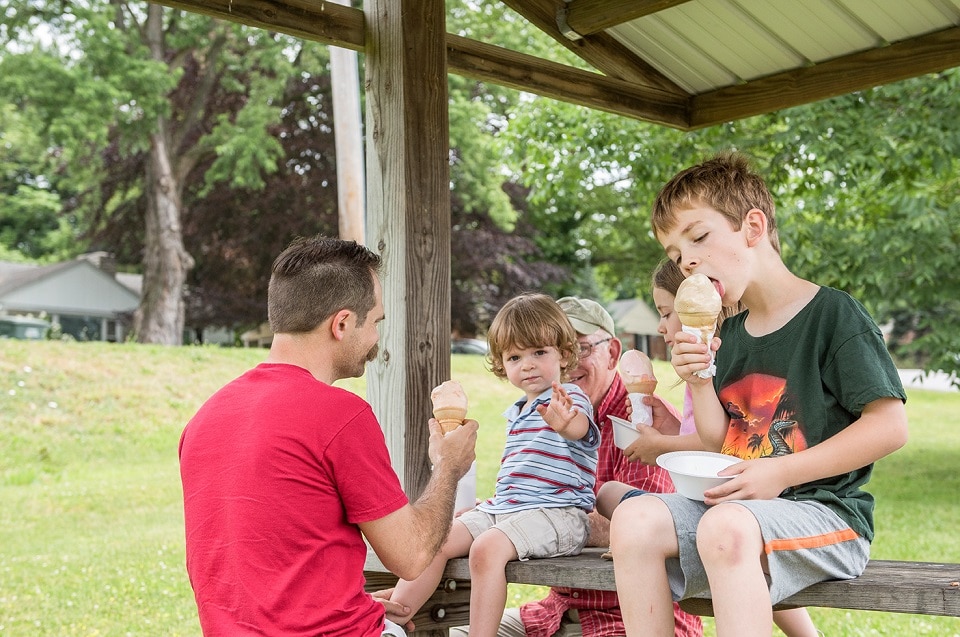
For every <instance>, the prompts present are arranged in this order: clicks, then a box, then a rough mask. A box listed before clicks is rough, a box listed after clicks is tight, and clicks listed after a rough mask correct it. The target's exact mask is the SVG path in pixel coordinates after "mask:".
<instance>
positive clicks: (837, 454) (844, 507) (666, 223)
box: [610, 154, 907, 637]
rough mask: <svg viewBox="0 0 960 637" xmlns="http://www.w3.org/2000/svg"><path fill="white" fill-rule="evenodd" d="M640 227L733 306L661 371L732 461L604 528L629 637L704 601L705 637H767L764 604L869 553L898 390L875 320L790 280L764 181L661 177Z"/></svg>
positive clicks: (729, 172)
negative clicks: (712, 477)
mask: <svg viewBox="0 0 960 637" xmlns="http://www.w3.org/2000/svg"><path fill="white" fill-rule="evenodd" d="M653 228H654V231H655V233H656V235H657V238H658V240H659V241H660V243H661V244H663V246H664V248H665V250H666V253H667V256H668V257H669V258H671V259H673V260H674V261H676V262H677V264H678V265H679V266H680V268H681V270H683V272H684V274H685V275H686V276H689V275H691V274H693V273H695V272H699V273H701V274H704V275H706V276H707V277H709V278H710V279H711V281H713V283H714V285H715V287H716V288H717V291H718V292H719V293H720V296H721V298H722V301H723V305H725V306H731V305H735V304H736V303H737V302H740V303H742V304H743V305H744V306H745V307H746V311H744V312H742V313H741V314H739V315H737V316H735V317H733V318H732V319H728V320H727V321H725V322H724V323H723V326H722V329H721V332H720V338H719V339H714V341H713V343H712V344H711V346H710V348H713V349H717V348H718V347H720V345H719V344H720V343H723V344H724V345H725V347H721V348H720V349H719V351H717V355H716V366H717V375H716V378H713V379H711V378H709V377H708V378H701V377H700V376H698V375H697V372H699V371H702V370H705V369H707V368H708V367H709V366H710V354H709V348H708V346H707V345H706V344H703V343H700V342H697V340H698V339H697V338H696V337H695V336H692V335H690V334H686V333H684V332H679V333H677V335H676V337H675V343H674V347H673V358H672V360H673V365H674V368H675V369H676V371H677V373H678V374H679V375H680V377H681V378H683V379H684V380H686V381H687V383H688V384H689V386H690V388H691V392H692V395H693V404H694V414H695V418H696V425H697V432H698V433H699V435H700V438H701V440H702V442H703V443H704V445H706V448H707V449H709V450H712V451H721V452H722V453H726V454H730V455H735V456H738V457H740V458H742V459H743V462H741V463H739V464H736V465H734V466H732V467H730V468H728V469H726V470H724V471H723V472H722V474H724V475H734V476H735V477H734V478H733V479H732V480H729V481H727V482H726V483H724V484H723V485H721V486H719V487H716V488H714V489H711V490H709V491H707V492H706V494H705V495H706V499H705V501H704V502H699V501H695V500H688V499H686V498H684V497H683V496H680V495H678V494H648V495H643V496H640V497H635V498H631V499H628V500H625V501H624V502H622V503H621V504H620V506H619V507H618V508H617V509H616V512H615V513H614V516H613V521H612V524H611V530H610V543H611V550H612V551H613V555H614V567H615V569H616V578H617V592H618V594H619V596H620V603H621V608H622V610H623V617H624V623H625V624H626V627H627V633H628V634H629V635H664V636H665V635H671V634H672V631H673V614H672V609H673V607H672V600H673V599H683V598H686V597H702V596H706V595H709V596H711V597H712V598H713V608H714V613H715V616H716V626H717V634H718V636H720V637H724V636H730V635H735V636H737V637H750V636H752V635H764V636H768V635H770V634H771V631H772V619H771V613H772V606H773V604H776V603H777V602H779V601H781V600H782V599H785V598H786V597H789V596H790V595H792V594H793V593H795V592H797V591H799V590H802V589H803V588H806V587H807V586H810V585H811V584H814V583H816V582H819V581H823V580H828V579H846V578H851V577H856V576H857V575H859V574H860V573H861V572H862V571H863V568H864V567H865V566H866V564H867V561H868V559H869V551H870V541H871V540H872V539H873V498H872V497H871V496H870V494H868V493H866V492H864V491H862V490H861V489H860V487H861V486H862V485H863V484H865V483H866V482H867V480H868V479H869V477H870V471H871V469H872V463H873V462H874V461H876V460H877V459H879V458H882V457H883V456H885V455H887V454H889V453H891V452H893V451H895V450H897V449H899V448H900V447H901V446H903V445H904V444H905V443H906V440H907V418H906V411H905V409H904V401H905V400H906V395H905V393H904V391H903V386H902V385H901V383H900V378H899V375H898V374H897V370H896V367H895V366H894V365H893V362H892V361H891V359H890V356H889V354H888V353H887V350H886V347H885V346H884V343H883V338H882V336H881V334H880V330H879V329H878V328H877V326H876V323H874V321H873V320H872V319H871V318H870V316H869V315H868V314H867V312H866V311H865V310H864V309H863V307H862V306H861V305H860V304H859V303H858V302H857V301H855V300H854V299H853V298H851V297H850V296H849V295H847V294H846V293H844V292H841V291H839V290H835V289H832V288H827V287H821V286H819V285H817V284H815V283H812V282H810V281H806V280H804V279H801V278H799V277H797V276H796V275H794V274H793V273H791V272H790V271H789V270H788V269H787V267H786V265H785V264H784V263H783V261H782V259H781V257H780V250H779V240H778V238H777V230H776V223H775V220H774V205H773V201H772V198H771V196H770V193H769V191H768V189H767V187H766V185H765V184H764V182H763V179H762V178H761V177H760V176H759V175H757V174H756V173H754V172H753V171H752V170H751V169H750V166H749V165H748V162H747V160H746V159H745V158H743V157H742V156H739V155H736V154H724V155H720V156H717V157H715V158H713V159H711V160H709V161H707V162H705V163H703V164H700V165H698V166H694V167H692V168H688V169H687V170H685V171H683V172H681V173H679V174H678V175H677V176H675V177H674V178H673V179H672V180H671V181H670V182H669V183H668V184H667V185H666V186H664V187H663V189H662V190H661V191H660V193H659V194H658V196H657V200H656V202H655V203H654V208H653Z"/></svg>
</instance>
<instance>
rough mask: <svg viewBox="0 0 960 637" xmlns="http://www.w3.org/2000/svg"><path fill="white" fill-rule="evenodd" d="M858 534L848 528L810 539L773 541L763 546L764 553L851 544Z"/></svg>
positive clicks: (797, 538)
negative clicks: (844, 543)
mask: <svg viewBox="0 0 960 637" xmlns="http://www.w3.org/2000/svg"><path fill="white" fill-rule="evenodd" d="M857 537H858V536H857V534H856V532H855V531H854V530H853V529H850V528H847V529H843V530H842V531H831V532H830V533H823V534H821V535H811V536H810V537H795V538H787V539H780V540H771V541H769V542H767V543H766V544H765V545H764V546H763V551H764V553H766V554H767V555H770V554H771V553H773V552H774V551H796V550H799V549H816V548H820V547H823V546H830V545H831V544H839V543H840V542H849V541H850V540H855V539H857Z"/></svg>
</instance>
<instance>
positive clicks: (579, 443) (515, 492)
mask: <svg viewBox="0 0 960 637" xmlns="http://www.w3.org/2000/svg"><path fill="white" fill-rule="evenodd" d="M563 388H564V390H566V392H567V394H569V395H570V399H571V400H572V401H573V404H574V409H577V410H579V411H582V412H583V413H585V414H586V415H587V418H588V419H589V421H590V427H589V429H588V430H587V433H586V435H585V436H584V437H583V438H581V439H580V440H567V439H565V438H563V437H562V436H561V435H560V434H558V433H557V432H555V431H554V430H553V429H551V428H550V425H548V424H547V423H546V422H545V421H544V420H543V418H542V417H541V416H540V414H539V413H537V409H536V407H537V405H542V404H546V403H549V402H550V397H551V395H552V392H553V390H552V389H547V390H546V391H545V392H543V393H542V394H540V396H538V397H537V398H536V400H533V401H531V403H530V404H529V405H527V406H526V408H524V403H525V402H526V398H523V399H520V400H518V401H517V402H516V403H514V404H513V405H511V406H510V408H509V409H507V411H505V412H504V416H505V417H506V418H507V442H506V445H505V446H504V450H503V458H502V459H501V460H500V471H499V473H498V474H497V484H496V490H495V493H494V496H493V497H492V498H490V499H488V500H486V501H485V502H483V503H481V504H480V505H479V506H478V507H477V508H478V509H480V510H481V511H484V512H486V513H493V514H500V513H511V512H514V511H522V510H524V509H537V508H552V507H569V506H574V507H579V508H581V509H583V510H584V511H588V512H589V511H592V510H593V507H594V504H595V502H596V496H595V494H594V492H593V486H594V484H595V483H596V481H597V449H598V448H599V446H600V428H599V427H597V424H596V423H595V422H594V421H593V406H592V405H591V404H590V400H589V399H588V398H587V396H586V395H585V394H584V393H583V391H582V390H581V389H580V388H579V387H577V386H576V385H574V384H571V383H564V385H563ZM521 409H522V411H521Z"/></svg>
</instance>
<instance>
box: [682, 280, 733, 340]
mask: <svg viewBox="0 0 960 637" xmlns="http://www.w3.org/2000/svg"><path fill="white" fill-rule="evenodd" d="M673 309H674V311H676V313H677V317H678V318H679V319H680V322H681V323H683V324H684V325H686V326H688V327H697V328H700V329H703V330H707V331H710V332H712V331H714V330H715V329H716V327H717V317H718V316H720V310H722V309H723V304H722V302H721V300H720V293H719V292H717V288H716V287H714V285H713V281H711V280H710V279H709V278H708V277H707V276H705V275H703V274H691V275H690V276H689V277H688V278H686V279H684V280H683V283H681V284H680V287H679V288H677V297H676V300H675V301H674V303H673Z"/></svg>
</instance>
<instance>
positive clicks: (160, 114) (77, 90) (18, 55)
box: [0, 0, 298, 345]
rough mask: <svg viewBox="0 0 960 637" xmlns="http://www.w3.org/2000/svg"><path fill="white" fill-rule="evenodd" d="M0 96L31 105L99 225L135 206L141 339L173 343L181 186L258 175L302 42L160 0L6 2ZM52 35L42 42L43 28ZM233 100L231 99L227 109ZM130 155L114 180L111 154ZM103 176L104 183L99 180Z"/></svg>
mask: <svg viewBox="0 0 960 637" xmlns="http://www.w3.org/2000/svg"><path fill="white" fill-rule="evenodd" d="M6 17H8V18H9V21H8V23H7V25H6V29H5V31H4V32H3V35H4V36H5V37H6V38H7V39H8V41H14V42H16V47H15V48H14V52H13V53H10V54H8V55H5V56H4V58H3V60H2V62H0V64H2V69H0V70H2V76H3V79H2V81H0V95H3V96H4V97H5V98H6V99H7V100H8V101H9V102H11V103H14V104H16V105H17V106H18V108H23V109H26V110H27V111H28V112H31V113H34V114H35V115H36V117H37V121H38V122H39V129H40V135H41V136H42V137H43V138H44V139H45V140H46V145H47V147H49V148H51V149H57V152H58V153H59V154H58V160H59V170H60V172H62V173H64V174H66V175H68V177H66V178H65V179H64V180H63V186H64V187H70V186H74V187H76V188H77V191H76V197H75V199H74V200H73V201H72V202H70V203H69V204H68V205H69V206H73V209H72V212H73V214H75V215H77V217H78V218H79V219H81V220H82V224H86V228H88V229H91V230H93V231H94V232H95V231H97V230H99V229H102V228H103V227H104V226H105V225H107V224H108V223H109V222H110V220H111V219H112V218H113V216H114V215H115V214H117V215H120V216H124V218H127V219H130V218H132V217H133V216H135V215H132V214H131V211H130V209H131V208H133V209H136V208H137V206H138V205H142V206H143V207H142V210H141V211H140V212H142V215H143V216H142V217H141V218H142V219H143V220H144V222H143V225H142V228H143V235H142V236H143V253H142V264H143V274H144V283H143V295H142V301H141V304H140V307H139V308H138V310H137V313H136V316H135V321H134V328H135V332H136V335H137V338H138V340H140V341H142V342H154V343H164V344H171V345H173V344H179V343H180V342H181V339H182V333H183V326H184V314H185V304H184V293H183V292H184V286H185V283H186V280H187V276H188V273H189V272H190V270H191V268H192V267H193V265H194V258H193V257H192V256H191V255H190V254H189V252H188V251H187V250H186V247H185V244H184V240H183V229H182V227H183V219H184V212H185V211H184V188H185V184H186V183H187V182H188V181H189V180H190V179H191V178H192V177H194V176H195V175H194V171H196V170H198V169H199V167H201V166H203V167H204V172H203V182H204V184H205V187H206V188H208V189H209V188H212V187H213V186H214V185H215V184H216V183H218V182H227V183H230V184H231V185H233V186H235V187H238V188H248V189H256V188H260V187H262V186H263V183H264V182H263V175H264V173H269V172H272V171H274V170H276V161H277V159H278V158H279V157H280V154H281V149H280V145H279V143H278V142H277V140H276V139H275V138H274V137H273V136H271V134H270V132H269V126H270V125H271V124H273V123H275V122H276V121H278V119H279V117H280V110H279V105H278V103H277V102H278V100H277V98H278V96H279V95H280V94H281V92H282V89H283V87H284V83H285V78H287V77H289V76H290V75H291V73H290V69H291V61H292V59H293V57H294V56H295V52H296V50H297V49H298V46H297V42H296V41H295V40H293V39H291V38H286V37H281V36H278V35H277V34H272V33H269V32H266V31H263V30H260V29H248V28H245V27H242V26H239V25H235V24H227V23H220V22H217V21H215V20H212V19H210V18H207V17H205V16H201V15H199V14H193V13H184V12H178V11H174V10H170V9H163V8H161V7H159V6H157V5H150V4H135V3H134V4H130V3H118V2H107V1H105V0H92V1H90V2H87V3H69V4H66V5H57V6H55V7H53V8H52V9H51V8H48V6H47V3H44V2H35V1H32V0H14V1H13V2H11V3H10V5H9V8H8V9H7V13H6ZM47 39H49V40H50V42H49V43H48V42H46V41H45V40H47ZM224 104H230V105H232V106H233V107H234V108H233V109H232V110H231V109H229V108H224ZM114 159H119V160H123V161H125V162H132V167H131V165H128V166H127V169H126V170H121V171H120V174H122V175H124V176H126V177H127V178H128V180H126V181H123V180H118V179H116V178H113V179H111V178H109V174H108V173H107V171H106V170H105V166H106V164H108V163H110V162H111V160H114ZM101 182H102V183H103V184H104V187H103V188H101V187H100V183H101Z"/></svg>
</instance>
